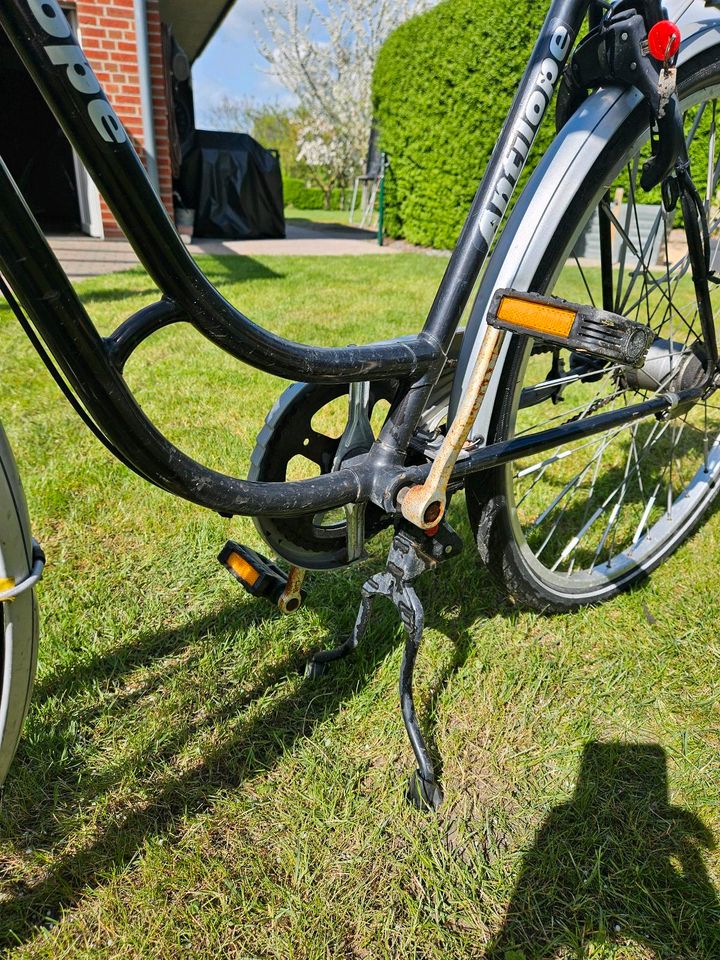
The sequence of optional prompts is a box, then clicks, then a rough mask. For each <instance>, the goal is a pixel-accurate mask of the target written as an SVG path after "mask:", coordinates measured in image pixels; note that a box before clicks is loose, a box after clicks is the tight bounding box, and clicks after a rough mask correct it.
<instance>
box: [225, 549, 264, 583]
mask: <svg viewBox="0 0 720 960" xmlns="http://www.w3.org/2000/svg"><path fill="white" fill-rule="evenodd" d="M227 564H228V566H229V567H230V569H231V570H232V571H233V572H234V573H236V574H237V575H238V576H239V577H240V579H241V580H243V581H244V582H245V583H247V584H248V586H250V587H254V586H255V584H256V583H257V582H258V580H259V579H260V574H259V573H258V571H257V570H256V569H255V567H253V566H251V565H250V564H249V563H248V562H247V560H243V558H242V557H240V556H238V554H237V553H231V554H230V556H229V557H228V558H227Z"/></svg>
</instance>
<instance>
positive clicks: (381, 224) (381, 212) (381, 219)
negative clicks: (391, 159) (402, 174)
mask: <svg viewBox="0 0 720 960" xmlns="http://www.w3.org/2000/svg"><path fill="white" fill-rule="evenodd" d="M385 169H386V157H385V154H384V153H381V154H380V203H379V209H378V246H380V247H381V246H382V245H383V233H384V231H385Z"/></svg>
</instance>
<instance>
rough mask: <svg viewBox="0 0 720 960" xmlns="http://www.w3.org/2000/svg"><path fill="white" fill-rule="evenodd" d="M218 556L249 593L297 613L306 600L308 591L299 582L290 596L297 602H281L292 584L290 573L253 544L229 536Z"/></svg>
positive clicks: (285, 610)
mask: <svg viewBox="0 0 720 960" xmlns="http://www.w3.org/2000/svg"><path fill="white" fill-rule="evenodd" d="M218 560H219V561H220V563H221V564H222V565H223V566H224V567H225V569H226V570H229V571H230V573H231V574H232V575H233V576H234V577H235V579H236V580H237V581H238V582H239V583H240V584H241V585H242V586H243V587H244V588H245V589H246V590H247V592H248V593H250V594H252V596H253V597H262V598H263V599H264V600H269V601H270V603H272V604H275V605H276V606H280V609H281V610H282V611H283V613H290V612H292V613H294V612H295V611H296V610H298V609H299V608H300V607H301V606H302V604H303V603H304V602H305V592H304V591H303V590H300V589H299V586H300V585H299V583H298V584H297V588H296V589H294V590H293V592H292V596H291V598H290V599H291V601H295V602H293V603H292V604H291V603H289V602H285V603H284V604H282V605H281V604H280V600H281V598H282V597H283V596H284V594H285V592H286V589H287V587H288V576H287V574H286V573H285V572H284V571H283V570H282V569H281V568H280V567H279V566H278V565H277V564H276V563H273V562H272V560H268V559H267V557H264V556H263V555H262V554H261V553H257V552H256V551H255V550H251V549H250V547H244V546H243V545H242V544H241V543H236V542H235V541H234V540H228V542H227V543H226V544H225V546H224V547H223V548H222V550H221V551H220V556H219V557H218Z"/></svg>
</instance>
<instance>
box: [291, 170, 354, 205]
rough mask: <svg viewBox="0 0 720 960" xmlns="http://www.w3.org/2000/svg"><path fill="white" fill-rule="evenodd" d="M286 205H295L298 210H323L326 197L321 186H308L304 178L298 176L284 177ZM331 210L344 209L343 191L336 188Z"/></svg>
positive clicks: (331, 201)
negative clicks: (300, 178)
mask: <svg viewBox="0 0 720 960" xmlns="http://www.w3.org/2000/svg"><path fill="white" fill-rule="evenodd" d="M283 192H284V194H285V206H286V207H295V209H296V210H322V209H323V208H324V206H325V197H324V194H323V191H322V190H321V189H320V188H319V187H308V186H306V185H305V181H304V180H299V179H297V178H296V177H285V178H284V179H283ZM329 209H330V210H341V209H342V191H341V190H338V189H335V190H333V192H332V196H331V199H330V208H329Z"/></svg>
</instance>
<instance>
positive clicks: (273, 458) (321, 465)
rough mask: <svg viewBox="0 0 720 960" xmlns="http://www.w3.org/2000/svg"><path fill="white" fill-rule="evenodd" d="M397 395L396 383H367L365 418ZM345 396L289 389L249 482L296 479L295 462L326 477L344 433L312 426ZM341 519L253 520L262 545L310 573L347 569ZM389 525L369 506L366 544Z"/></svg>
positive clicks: (271, 419) (262, 439) (316, 388)
mask: <svg viewBox="0 0 720 960" xmlns="http://www.w3.org/2000/svg"><path fill="white" fill-rule="evenodd" d="M396 391H397V382H392V381H383V382H376V383H371V385H370V403H369V411H368V412H369V415H371V414H372V411H373V409H374V408H375V406H376V404H377V403H378V402H379V401H381V400H386V401H388V402H391V401H392V399H393V397H394V395H395V392H396ZM347 395H348V388H347V385H345V384H315V383H296V384H293V385H292V386H290V387H288V389H287V390H286V391H285V392H284V393H283V394H282V396H281V397H280V398H279V400H278V401H277V403H276V404H275V406H274V407H273V409H272V410H271V411H270V413H269V414H268V417H267V419H266V421H265V424H264V426H263V428H262V430H261V431H260V434H259V435H258V439H257V443H256V446H255V450H254V451H253V455H252V459H251V466H250V472H249V473H248V480H253V481H256V482H259V483H269V482H273V481H279V482H283V481H285V480H288V479H298V478H297V477H295V476H288V471H289V468H290V466H291V464H292V461H293V460H295V458H296V457H302V458H304V460H306V461H310V462H311V463H312V464H314V465H315V467H316V468H317V470H318V471H319V473H320V474H326V473H330V472H331V470H332V466H333V461H334V459H335V454H336V453H337V449H338V446H339V444H340V438H341V436H342V429H343V427H342V426H341V427H340V429H339V435H338V436H337V437H333V436H329V435H328V434H327V433H324V432H322V428H319V429H315V428H314V426H313V421H314V419H315V417H316V416H317V415H318V414H319V413H320V411H321V410H323V408H324V407H327V406H328V405H329V404H330V403H332V402H333V401H334V400H337V399H338V398H341V397H347ZM316 473H317V471H316ZM311 475H312V474H311ZM343 513H344V511H343V510H342V509H341V510H333V511H330V512H326V513H309V514H304V515H302V516H299V517H282V516H280V517H255V518H254V523H255V526H256V528H257V530H258V532H259V533H260V535H261V537H262V538H263V540H265V542H266V543H267V544H268V545H269V546H270V547H271V548H272V549H273V550H274V551H275V553H277V554H278V555H279V556H281V557H283V558H284V559H285V560H287V561H288V562H289V563H291V564H293V565H295V566H298V567H304V568H305V569H308V570H334V569H336V568H338V567H343V566H346V565H347V564H348V554H347V541H346V522H345V519H344V516H343ZM390 523H391V518H390V517H388V516H387V515H386V514H385V513H384V512H383V511H382V510H380V508H379V507H376V506H375V505H374V504H371V503H370V504H368V505H367V509H366V513H365V535H366V539H368V540H369V539H370V538H371V537H373V536H375V534H377V533H379V532H380V531H381V530H382V529H384V528H385V527H387V526H389V525H390Z"/></svg>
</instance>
